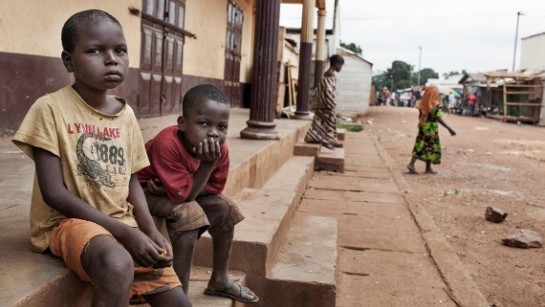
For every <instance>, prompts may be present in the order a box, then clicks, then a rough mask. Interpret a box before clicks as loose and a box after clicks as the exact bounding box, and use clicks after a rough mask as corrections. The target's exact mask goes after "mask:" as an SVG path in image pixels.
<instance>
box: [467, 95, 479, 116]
mask: <svg viewBox="0 0 545 307" xmlns="http://www.w3.org/2000/svg"><path fill="white" fill-rule="evenodd" d="M467 102H468V106H469V113H470V114H471V115H473V114H474V113H475V104H476V102H477V95H475V93H470V94H469V96H467Z"/></svg>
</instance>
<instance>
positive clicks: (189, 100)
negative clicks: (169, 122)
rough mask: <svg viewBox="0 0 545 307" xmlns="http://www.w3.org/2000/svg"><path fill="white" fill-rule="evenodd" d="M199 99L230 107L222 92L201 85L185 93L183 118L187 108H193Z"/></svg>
mask: <svg viewBox="0 0 545 307" xmlns="http://www.w3.org/2000/svg"><path fill="white" fill-rule="evenodd" d="M199 97H205V98H208V99H210V100H214V101H216V102H219V103H221V104H226V105H228V106H231V103H230V102H229V99H228V98H227V96H225V93H223V91H222V90H220V89H219V88H217V87H215V86H214V85H212V84H201V85H197V86H195V87H192V88H191V89H190V90H189V91H187V93H185V95H184V100H183V105H182V115H184V116H185V115H186V114H187V112H188V111H189V108H191V107H192V106H193V104H194V103H195V102H196V101H197V99H198V98H199Z"/></svg>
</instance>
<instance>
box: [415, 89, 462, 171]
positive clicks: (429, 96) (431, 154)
mask: <svg viewBox="0 0 545 307" xmlns="http://www.w3.org/2000/svg"><path fill="white" fill-rule="evenodd" d="M438 105H439V89H438V88H437V86H436V85H430V86H428V87H426V90H425V91H424V95H423V96H422V100H420V101H418V102H417V103H416V108H417V109H418V111H419V116H418V136H417V137H416V142H415V144H414V148H413V153H412V158H411V162H410V163H409V165H407V169H408V170H409V174H418V172H417V171H416V169H415V168H414V163H415V162H416V160H417V159H418V160H422V161H424V162H426V171H425V172H426V174H436V173H437V172H436V171H434V170H433V169H432V168H431V165H432V164H440V163H441V143H440V142H439V125H438V124H441V125H442V126H443V127H445V128H446V129H447V130H448V132H449V133H450V135H452V136H454V135H456V132H455V131H454V130H453V129H452V128H450V127H449V126H448V125H447V123H445V121H444V120H443V111H441V109H440V108H439V107H438Z"/></svg>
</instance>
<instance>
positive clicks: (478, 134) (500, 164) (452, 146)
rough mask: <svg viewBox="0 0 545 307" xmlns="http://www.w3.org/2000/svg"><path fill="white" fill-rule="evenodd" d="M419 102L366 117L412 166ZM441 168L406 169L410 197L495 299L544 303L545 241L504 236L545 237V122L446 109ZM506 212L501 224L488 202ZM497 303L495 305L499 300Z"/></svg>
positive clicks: (399, 163) (402, 162)
mask: <svg viewBox="0 0 545 307" xmlns="http://www.w3.org/2000/svg"><path fill="white" fill-rule="evenodd" d="M417 116H418V113H417V111H416V109H413V108H398V107H371V108H370V111H369V112H368V114H367V115H366V116H364V117H362V118H361V119H360V120H361V121H363V122H366V124H365V129H366V130H367V131H368V132H369V133H371V134H373V135H374V136H376V138H377V140H378V141H379V142H380V143H381V144H382V146H383V147H384V148H385V149H386V150H387V151H388V153H389V155H390V156H391V157H392V158H393V159H394V160H395V164H396V167H397V168H398V170H399V172H400V173H406V170H407V169H406V166H407V164H408V163H409V160H410V157H411V155H410V154H411V150H412V147H413V145H414V140H415V137H416V134H417V128H416V124H417ZM445 121H446V122H447V123H448V124H449V125H450V126H451V127H452V128H453V129H454V130H456V132H457V135H456V136H454V137H452V136H450V135H449V133H448V132H447V131H446V129H444V128H443V127H440V130H439V135H440V138H441V144H442V146H443V160H442V164H441V165H437V166H435V170H436V171H438V174H436V175H426V174H423V170H424V164H423V163H422V162H417V164H416V168H417V170H418V171H420V172H421V174H418V175H410V174H405V175H404V177H405V179H406V181H407V182H408V183H409V185H410V186H411V188H412V190H413V191H412V193H410V194H409V195H406V197H407V200H408V201H409V202H413V203H417V204H421V205H423V206H424V207H425V208H426V210H427V212H428V213H429V214H430V215H431V216H432V218H433V220H434V221H435V223H436V224H437V225H438V227H439V228H440V229H441V232H442V233H443V234H444V236H445V237H446V238H447V240H448V242H449V243H450V244H451V246H452V247H453V248H454V249H455V251H456V253H457V255H458V256H459V257H460V259H461V261H462V263H463V264H464V266H465V268H466V269H467V270H468V271H469V273H470V275H471V276H472V277H473V279H474V281H475V283H476V285H477V287H478V288H479V289H480V291H481V292H482V293H483V294H484V295H485V297H486V299H487V300H488V302H489V303H490V304H495V306H502V307H506V306H545V249H544V248H535V249H518V248H512V247H507V246H504V245H502V244H501V239H502V238H503V237H504V235H505V234H507V233H509V232H511V231H512V230H514V229H517V228H526V229H531V230H534V231H537V232H538V233H540V234H541V235H542V237H545V188H544V186H545V128H542V127H536V126H527V125H517V124H509V123H503V122H500V121H497V120H493V119H488V118H478V117H462V116H458V115H451V114H447V115H446V117H445ZM488 206H493V207H498V208H501V209H503V210H505V211H506V212H507V213H508V216H507V218H506V220H505V221H504V222H503V223H501V224H494V223H491V222H488V221H486V220H485V219H484V214H485V210H486V207H488ZM493 306H494V305H493Z"/></svg>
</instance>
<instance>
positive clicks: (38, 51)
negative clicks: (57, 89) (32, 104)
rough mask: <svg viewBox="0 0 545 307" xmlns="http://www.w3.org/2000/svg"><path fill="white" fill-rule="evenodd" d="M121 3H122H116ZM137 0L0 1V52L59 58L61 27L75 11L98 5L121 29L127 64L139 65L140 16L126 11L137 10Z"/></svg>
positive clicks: (138, 3) (138, 0)
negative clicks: (120, 0) (126, 52)
mask: <svg viewBox="0 0 545 307" xmlns="http://www.w3.org/2000/svg"><path fill="white" fill-rule="evenodd" d="M120 3H123V5H120ZM141 5H142V1H141V0H124V1H123V2H117V1H104V0H85V1H83V0H78V1H76V0H71V1H65V0H47V1H43V0H42V1H28V0H26V1H0V12H1V14H0V33H2V35H0V51H1V52H6V53H17V54H30V55H37V56H46V57H53V58H60V55H61V52H62V46H61V29H62V26H63V24H64V22H65V21H66V19H68V17H70V16H71V15H73V14H74V13H76V12H79V11H82V10H85V9H91V8H100V9H102V10H104V11H107V12H108V13H110V14H111V15H112V16H114V17H115V18H116V19H118V20H119V22H120V23H121V25H122V27H123V29H124V30H125V39H126V40H127V45H128V47H129V62H130V66H131V67H139V64H140V31H128V29H140V17H138V16H134V15H131V14H129V7H135V8H138V9H140V8H141Z"/></svg>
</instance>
